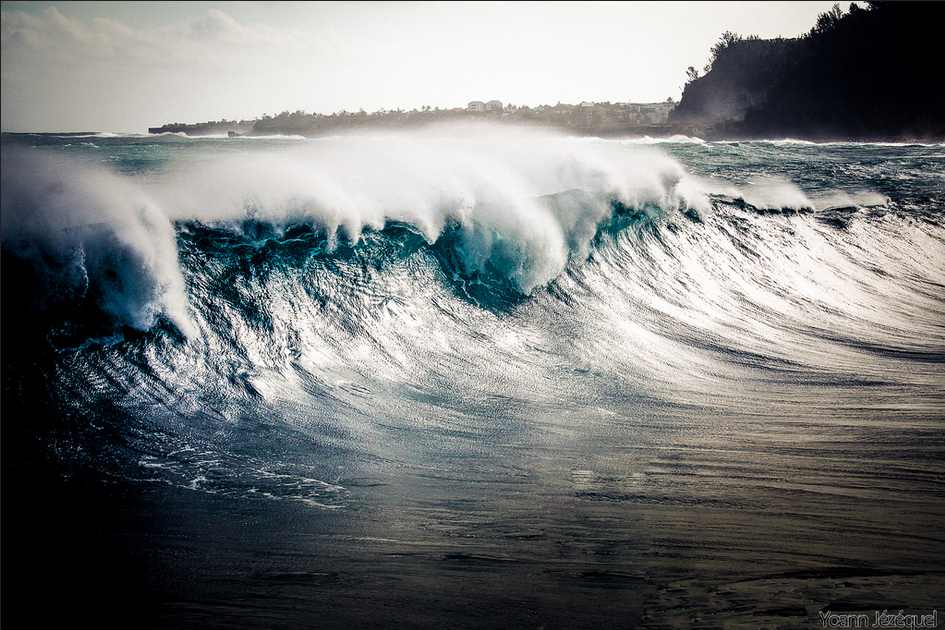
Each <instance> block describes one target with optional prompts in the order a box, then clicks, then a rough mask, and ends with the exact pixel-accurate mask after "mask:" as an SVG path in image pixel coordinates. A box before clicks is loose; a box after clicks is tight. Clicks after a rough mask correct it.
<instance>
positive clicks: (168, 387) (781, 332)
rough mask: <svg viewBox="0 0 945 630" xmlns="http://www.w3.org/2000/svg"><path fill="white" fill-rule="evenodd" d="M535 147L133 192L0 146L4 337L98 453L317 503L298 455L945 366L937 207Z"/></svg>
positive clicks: (733, 405)
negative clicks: (8, 310) (816, 194)
mask: <svg viewBox="0 0 945 630" xmlns="http://www.w3.org/2000/svg"><path fill="white" fill-rule="evenodd" d="M527 140H528V141H527V142H524V141H523V142H520V143H516V142H511V143H509V142H507V141H505V140H503V141H501V142H500V141H498V140H495V139H490V140H487V141H482V140H476V141H470V140H468V139H467V140H463V141H462V142H459V143H458V144H456V143H454V142H452V141H450V142H445V141H442V139H440V138H428V139H422V138H421V139H417V138H414V139H412V140H409V141H404V140H403V139H396V138H380V139H376V138H375V139H356V140H353V141H352V142H353V143H354V147H352V146H351V145H349V144H348V143H347V141H345V142H342V141H341V140H338V141H337V143H338V144H337V146H335V145H334V144H332V143H333V142H336V141H331V142H329V143H328V144H327V145H325V146H321V145H319V146H317V147H312V146H304V147H301V148H298V147H290V148H289V149H285V148H280V149H279V150H265V151H260V153H259V154H258V155H248V156H238V157H232V156H228V155H218V154H215V153H211V154H208V155H207V156H206V159H205V160H203V161H195V162H193V163H188V164H187V167H186V169H182V170H180V171H176V170H174V169H168V170H166V171H162V172H161V173H159V174H156V175H155V174H153V173H148V176H147V177H128V176H118V175H115V174H114V173H110V172H107V171H103V170H102V169H101V168H99V167H97V166H94V165H90V164H88V163H82V164H75V163H74V162H66V161H63V160H51V161H49V160H40V159H36V158H34V157H32V156H30V157H22V158H21V157H17V156H16V155H15V154H14V153H13V152H8V151H6V150H5V151H4V160H5V163H4V169H3V173H4V186H3V190H4V207H3V218H4V230H3V233H4V249H3V255H4V265H5V266H6V269H7V271H6V272H5V277H4V279H5V284H6V285H7V286H6V287H5V294H6V295H7V297H8V299H9V296H13V298H14V299H15V300H18V301H22V303H23V305H24V308H23V310H22V312H21V313H19V314H18V315H17V317H18V319H17V320H16V321H18V322H19V324H18V325H17V328H18V329H19V330H22V331H24V334H25V337H24V341H23V344H24V346H28V347H30V348H31V350H30V351H31V352H32V348H34V347H39V346H45V345H46V344H50V345H51V347H52V348H56V349H59V350H58V351H57V352H53V353H51V354H49V355H48V356H46V358H45V359H44V361H48V362H49V365H46V367H44V368H43V369H42V370H41V372H42V373H43V379H44V380H46V381H51V382H50V383H48V387H49V388H51V389H52V390H53V391H54V392H56V396H57V397H58V398H57V400H59V401H60V402H59V403H56V404H59V405H62V406H65V407H69V408H72V409H74V417H75V418H76V421H75V422H76V427H80V425H81V422H83V420H82V418H87V417H89V416H96V415H101V414H104V417H108V418H119V417H123V418H127V420H125V421H120V422H118V421H111V425H112V426H114V434H113V435H112V438H110V439H109V440H107V441H106V443H108V444H117V446H116V447H115V448H116V449H117V451H116V452H117V453H123V455H115V454H112V455H108V456H106V455H102V456H100V457H99V456H93V457H92V460H93V462H92V463H91V464H90V465H91V466H92V467H93V468H95V467H97V466H98V467H102V468H103V469H111V467H112V466H113V463H114V462H119V461H123V462H125V464H123V465H122V466H127V465H130V466H131V470H132V471H134V472H129V471H128V470H125V471H124V472H115V474H118V475H128V474H144V475H145V476H154V477H155V478H160V479H164V480H165V481H171V482H172V483H174V484H176V485H179V486H181V487H188V488H191V487H192V488H194V489H205V490H210V491H214V492H228V493H237V494H240V493H251V492H253V493H258V492H262V493H263V494H269V495H273V496H294V497H297V498H302V499H305V500H311V501H314V502H316V503H325V502H326V501H327V502H328V503H330V502H331V501H334V500H339V499H338V497H339V496H341V494H343V493H341V491H340V490H339V489H338V488H339V486H337V485H336V484H335V481H337V479H338V478H339V473H337V472H329V469H330V468H331V466H329V465H328V464H324V465H319V466H316V468H317V470H314V469H311V468H310V467H311V466H313V464H312V463H311V462H312V460H313V455H312V453H313V449H315V451H317V452H318V453H320V455H319V456H318V457H316V458H315V459H316V460H320V461H321V460H323V461H324V462H333V464H332V465H335V464H334V462H335V461H336V458H337V457H338V455H337V454H338V453H342V452H349V451H354V452H356V453H358V454H359V456H361V457H367V456H370V457H378V458H380V459H382V460H392V461H401V462H408V461H411V460H412V455H411V453H412V449H414V448H415V446H414V445H413V444H409V443H406V442H404V441H403V439H402V438H400V437H398V436H400V435H404V434H406V433H412V434H413V435H414V438H413V439H414V440H418V441H419V443H425V442H426V443H430V444H434V445H435V444H440V445H442V444H441V442H439V441H443V440H445V441H446V442H448V443H449V444H452V445H453V446H452V447H451V448H458V449H461V450H462V449H468V448H472V445H473V444H474V443H475V442H476V440H477V439H480V438H483V436H489V439H494V438H495V436H498V435H503V434H504V433H506V432H510V435H512V434H514V433H515V432H516V431H520V430H522V426H523V425H522V424H521V422H520V420H521V418H522V417H523V416H527V417H530V418H537V422H538V424H541V423H542V422H544V421H545V420H543V418H545V417H546V415H547V416H548V417H552V416H557V415H558V414H559V413H561V412H562V410H564V411H565V412H568V411H574V412H576V411H578V410H582V409H585V408H587V407H588V406H590V407H592V408H598V409H602V410H605V411H602V412H601V413H605V412H606V410H614V409H620V408H622V407H624V406H626V405H627V404H629V401H633V402H634V404H637V403H640V404H642V403H646V404H648V405H651V406H653V407H654V408H674V409H702V410H707V409H709V410H714V412H715V413H719V414H730V413H744V414H749V415H750V414H752V413H753V409H754V408H756V407H757V406H758V405H759V402H758V401H759V400H767V401H769V403H770V405H774V406H777V405H778V404H780V403H779V402H778V401H780V400H787V399H789V398H792V397H793V398H796V397H797V395H798V394H797V392H798V391H801V392H802V393H803V396H804V397H806V400H807V402H808V403H809V404H810V405H811V406H810V413H811V414H816V413H817V409H818V408H825V407H830V408H831V409H833V410H834V412H837V410H838V409H842V408H843V406H844V405H846V404H849V406H850V413H853V409H854V407H855V405H856V404H857V401H856V398H855V397H853V398H851V399H850V400H849V402H847V401H844V400H840V401H837V400H836V399H835V398H834V394H833V392H834V391H835V390H836V389H837V386H838V384H853V385H854V386H862V387H867V388H869V387H875V386H876V385H883V386H889V385H891V384H893V385H894V384H895V383H897V382H900V381H907V380H908V379H907V378H906V373H907V371H908V366H909V365H914V364H915V363H919V364H927V365H934V364H935V363H936V362H940V361H941V358H942V347H943V343H942V338H941V331H940V329H939V328H938V327H937V326H938V325H937V323H936V322H938V321H941V319H942V315H943V307H942V301H941V299H940V297H939V294H938V292H937V290H938V288H940V287H941V286H945V278H942V277H941V269H940V265H939V264H938V263H937V261H939V260H941V259H942V256H943V251H942V250H943V245H942V244H943V235H942V227H941V225H940V224H939V223H938V222H937V221H938V220H932V221H916V220H915V218H914V217H912V216H911V215H910V214H908V213H904V212H900V211H898V210H897V207H896V206H895V204H892V203H890V202H888V201H887V200H886V199H885V198H877V196H876V195H870V196H865V197H861V198H860V199H858V200H852V203H849V204H848V205H844V206H842V207H835V206H831V205H828V204H827V203H826V202H823V201H819V200H817V199H816V198H815V199H811V198H810V197H809V196H808V195H806V194H805V193H804V192H803V191H801V189H800V188H799V187H798V186H797V185H795V184H792V183H791V181H790V180H788V179H786V178H784V177H778V176H769V177H764V178H760V179H758V180H756V181H755V182H754V183H739V184H719V183H717V182H712V181H710V180H706V179H703V178H696V177H694V176H691V175H689V174H688V173H687V172H686V171H685V169H683V168H682V167H681V166H680V164H679V163H678V162H676V161H675V160H671V159H668V158H666V156H665V155H659V154H656V153H653V152H651V151H650V150H645V151H642V152H637V151H636V149H635V148H633V150H628V148H627V147H621V146H619V145H617V146H615V145H613V144H604V145H602V146H598V145H594V144H588V143H584V142H574V141H570V140H563V139H549V138H538V139H537V140H539V141H540V142H539V144H538V145H537V146H539V147H543V148H542V149H541V150H536V149H535V146H536V145H535V144H534V141H535V140H536V139H535V138H532V137H529V138H527ZM457 147H458V148H457ZM368 148H370V149H372V150H373V151H368V150H367V149H368ZM365 155H369V156H370V158H369V159H366V160H365V159H363V156H365ZM326 156H327V157H326ZM405 156H406V157H407V159H405ZM16 160H21V162H20V164H29V168H28V169H26V168H24V169H21V170H17V168H12V169H8V168H7V164H8V163H10V164H13V166H17V162H16ZM27 171H28V172H27ZM198 182H199V185H198ZM831 200H832V198H831ZM916 243H918V247H916V246H915V244H916ZM11 271H12V273H11ZM10 277H13V278H16V279H17V281H15V282H14V283H13V288H12V289H11V285H10V283H9V282H8V281H7V279H8V278H10ZM20 298H22V299H20ZM8 321H9V320H8ZM917 327H918V329H920V330H921V331H922V334H916V333H915V331H916V329H917ZM798 348H803V349H804V353H803V354H800V353H799V352H798ZM927 378H934V369H931V370H930V371H929V374H928V377H927ZM41 393H42V392H40V394H41ZM908 395H909V390H908V389H906V390H903V392H902V393H901V394H899V395H897V394H891V393H889V391H888V390H886V389H884V390H883V393H882V396H883V397H884V398H883V401H882V402H883V403H884V404H888V405H895V404H900V403H901V402H902V401H903V400H905V399H906V398H907V397H908ZM910 404H915V403H914V402H913V403H910ZM919 404H923V405H927V409H928V413H933V414H934V413H936V412H938V411H940V403H938V402H936V401H935V400H934V398H933V399H927V400H925V401H919ZM103 409H111V411H103ZM434 418H435V419H434ZM547 421H548V422H552V421H551V420H547ZM554 422H557V421H554ZM554 422H552V423H554ZM85 431H86V429H84V428H82V429H81V430H80V429H79V428H76V432H74V433H71V434H70V435H71V437H70V438H69V439H68V440H64V441H62V442H61V443H62V444H65V443H72V444H73V447H70V448H66V449H65V450H66V451H70V449H71V451H70V452H73V453H79V452H80V451H82V449H83V444H84V443H85V442H86V441H87V440H88V439H89V438H88V436H87V435H86V433H85ZM510 439H511V438H510ZM431 448H439V447H431ZM86 452H87V449H86ZM274 454H277V455H274ZM333 454H334V455H333ZM68 457H70V456H66V458H67V459H68ZM109 462H112V463H109ZM342 465H343V464H342ZM299 479H307V480H310V481H309V482H304V483H301V484H300V483H299V482H298V480H299ZM316 482H317V483H316ZM260 488H264V489H265V490H260Z"/></svg>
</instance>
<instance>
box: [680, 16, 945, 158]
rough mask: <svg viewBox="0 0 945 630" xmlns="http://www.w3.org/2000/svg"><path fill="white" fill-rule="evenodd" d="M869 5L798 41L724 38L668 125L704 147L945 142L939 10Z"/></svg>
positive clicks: (692, 74) (824, 21)
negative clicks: (709, 142) (721, 141)
mask: <svg viewBox="0 0 945 630" xmlns="http://www.w3.org/2000/svg"><path fill="white" fill-rule="evenodd" d="M867 4H868V6H867V8H865V9H864V8H860V7H859V6H858V5H857V4H856V3H851V5H850V10H849V12H848V13H846V14H844V12H843V11H842V9H841V8H840V6H839V5H837V4H835V5H834V7H833V9H832V10H830V11H828V12H826V13H822V14H821V15H820V16H819V17H818V19H817V23H816V24H815V25H814V27H813V28H812V29H811V30H810V32H809V33H808V34H806V35H805V36H803V37H800V38H796V39H773V40H762V39H759V38H757V37H748V38H743V37H740V36H738V35H736V34H734V33H725V34H724V35H723V36H722V39H721V41H720V42H719V44H717V45H716V47H714V48H713V50H712V57H711V59H710V62H709V65H708V66H706V69H705V70H706V74H705V76H702V77H699V74H698V72H697V71H695V70H694V69H693V68H691V67H690V69H689V82H688V83H687V84H686V86H685V89H684V91H683V95H682V98H681V99H680V102H679V104H678V105H677V107H676V108H675V109H674V110H673V112H672V113H671V114H670V117H669V122H670V123H672V124H677V125H679V124H689V125H694V126H695V127H697V128H699V129H700V130H701V135H702V137H705V138H730V139H737V138H762V137H768V138H771V137H793V138H802V139H808V140H831V139H837V140H840V139H853V140H881V139H886V140H913V139H934V140H941V139H943V138H945V88H943V86H945V81H942V79H941V77H940V76H939V75H940V71H939V67H938V66H939V63H940V60H941V48H940V46H941V43H940V41H941V18H940V15H939V12H940V8H941V7H940V6H936V5H938V4H939V3H935V2H868V3H867Z"/></svg>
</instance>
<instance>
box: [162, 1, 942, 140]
mask: <svg viewBox="0 0 945 630" xmlns="http://www.w3.org/2000/svg"><path fill="white" fill-rule="evenodd" d="M938 4H939V3H935V2H867V8H860V7H859V6H858V5H857V4H856V3H851V5H850V10H849V12H848V13H846V14H844V12H843V11H842V9H841V8H840V6H839V5H838V4H835V5H834V7H833V9H832V10H830V11H828V12H826V13H822V14H821V15H820V16H819V17H818V19H817V22H816V24H815V25H814V27H813V28H812V29H811V30H810V32H809V33H807V34H806V35H804V36H803V37H799V38H794V39H783V38H777V39H761V38H759V37H757V36H749V37H742V36H740V35H738V34H736V33H732V32H726V33H724V34H723V35H722V37H721V39H720V40H719V42H718V43H716V44H715V45H714V46H713V47H712V49H711V50H710V59H709V63H708V64H707V65H706V67H705V68H704V72H705V75H704V76H700V73H699V71H698V70H696V69H695V68H694V67H692V66H690V67H689V69H688V71H687V74H688V77H689V80H688V82H687V83H686V85H685V87H684V89H683V95H682V99H681V100H680V102H679V104H678V105H676V104H674V103H672V99H667V102H666V103H663V104H633V103H609V102H608V103H582V104H579V105H569V104H562V103H558V104H557V105H554V106H548V105H543V106H538V107H534V108H532V107H527V106H514V105H505V106H501V105H499V106H498V107H494V108H492V109H491V111H472V110H471V109H470V108H453V109H441V108H439V107H430V106H424V107H423V108H421V109H420V110H412V111H403V110H400V109H397V110H379V111H376V112H373V113H367V112H365V111H364V110H360V111H358V112H347V111H341V112H336V113H334V114H309V113H306V112H303V111H296V112H292V113H290V112H288V111H284V112H282V113H281V114H278V115H276V116H269V115H264V116H262V117H261V118H258V119H255V120H241V121H227V120H221V121H216V122H206V123H196V124H183V123H174V124H170V125H164V126H163V127H155V128H151V129H149V130H148V131H149V132H150V133H167V132H171V133H185V134H187V135H192V136H196V135H220V134H229V135H248V136H269V135H299V136H307V137H315V136H324V135H333V134H337V133H341V132H344V131H349V130H356V129H364V130H371V129H390V128H393V129H398V128H411V127H420V126H426V125H429V124H434V123H440V122H446V121H458V120H470V119H482V118H486V119H490V120H494V121H497V122H512V123H518V124H529V125H537V126H544V127H549V128H554V129H561V130H564V131H566V132H568V133H570V134H573V135H587V136H601V137H603V136H625V137H629V136H644V135H649V136H670V135H674V134H685V135H695V136H699V137H702V138H705V139H708V140H717V139H748V138H774V137H793V138H798V139H808V140H831V139H836V140H840V139H852V140H884V139H885V140H922V139H929V140H939V141H940V140H943V139H945V87H943V86H945V81H942V80H941V78H940V77H939V76H938V75H939V74H940V73H939V70H938V65H937V64H938V61H939V59H940V58H941V53H940V50H939V46H940V44H939V40H940V33H939V30H940V28H939V27H940V24H941V21H940V19H939V17H938V9H939V6H937V5H938ZM659 110H662V111H659Z"/></svg>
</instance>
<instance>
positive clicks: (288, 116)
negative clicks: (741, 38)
mask: <svg viewBox="0 0 945 630" xmlns="http://www.w3.org/2000/svg"><path fill="white" fill-rule="evenodd" d="M672 107H673V103H672V99H669V100H668V101H667V102H666V103H610V102H606V103H581V104H579V105H570V104H564V103H558V104H557V105H541V106H538V107H534V108H533V107H528V106H517V105H508V104H507V105H499V106H497V107H496V108H494V109H491V110H489V111H474V110H471V109H469V108H465V107H457V108H453V109H441V108H439V107H430V106H424V107H422V108H421V109H419V110H411V111H404V110H401V109H397V110H383V109H382V110H379V111H376V112H372V113H368V112H365V111H364V110H363V109H362V110H360V111H357V112H348V111H341V112H336V113H334V114H310V113H306V112H304V111H295V112H288V111H284V112H282V113H281V114H278V115H276V116H270V115H263V116H262V117H261V118H258V119H255V120H241V121H233V120H230V121H228V120H221V121H215V122H205V123H196V124H184V123H173V124H170V125H164V126H163V127H152V128H150V129H148V131H149V132H150V133H185V134H187V135H189V136H206V135H223V134H229V135H231V136H235V135H241V136H272V135H286V136H306V137H318V136H326V135H332V134H337V133H340V132H343V131H351V130H373V129H403V128H416V127H422V126H427V125H431V124H436V123H442V122H456V121H471V120H489V121H493V122H498V123H516V124H526V125H535V126H543V127H549V128H554V129H562V130H565V131H567V132H569V133H572V134H574V135H596V136H614V135H622V134H628V133H635V134H639V135H662V134H665V133H666V132H667V129H668V128H667V125H666V117H667V115H668V113H669V111H670V110H671V109H672ZM683 127H685V128H686V129H689V127H690V126H689V125H683Z"/></svg>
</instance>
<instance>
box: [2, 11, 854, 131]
mask: <svg viewBox="0 0 945 630" xmlns="http://www.w3.org/2000/svg"><path fill="white" fill-rule="evenodd" d="M832 5H833V2H831V1H817V2H521V3H519V2H469V3H465V2H2V15H3V25H2V54H0V63H2V99H3V103H2V108H0V112H2V129H3V131H111V132H132V133H144V132H146V131H147V128H148V127H149V126H150V127H156V126H160V125H163V124H165V123H172V122H184V123H194V122H204V121H209V120H220V119H222V118H226V119H244V118H245V119H251V118H258V117H260V116H261V115H263V114H278V113H279V112H282V111H284V110H289V111H296V110H303V111H306V112H318V113H324V114H330V113H333V112H338V111H341V110H348V111H358V110H359V109H361V108H363V109H364V110H366V111H368V112H374V111H377V110H379V109H382V108H383V109H397V108H401V109H405V110H409V109H414V108H417V109H419V108H421V107H423V106H424V105H429V106H431V107H444V108H446V107H464V106H465V105H466V104H467V103H468V102H469V101H471V100H482V101H487V100H491V99H498V100H500V101H502V102H503V103H513V104H516V105H529V106H532V107H535V106H538V105H542V104H551V105H554V104H555V103H558V102H562V103H579V102H581V101H584V100H586V101H597V102H603V101H610V102H621V101H631V102H637V103H645V102H656V101H665V100H666V99H667V98H670V97H672V98H673V99H674V100H679V97H680V95H681V93H682V85H683V84H684V83H685V81H686V68H687V67H688V66H695V67H697V68H700V69H701V68H702V67H703V66H705V64H706V62H707V61H708V57H709V48H710V47H711V46H712V45H713V44H714V43H715V42H717V41H718V39H719V37H720V35H721V34H722V33H723V32H724V31H734V32H736V33H739V34H741V35H759V36H760V37H762V38H773V37H779V36H780V37H796V36H798V35H800V34H802V33H805V32H807V31H808V30H810V28H811V27H812V26H813V25H814V22H815V21H816V19H817V15H818V14H819V13H822V12H824V11H827V10H828V9H830V7H831V6H832ZM841 7H842V8H843V9H844V10H847V8H848V7H849V2H844V3H841Z"/></svg>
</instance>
